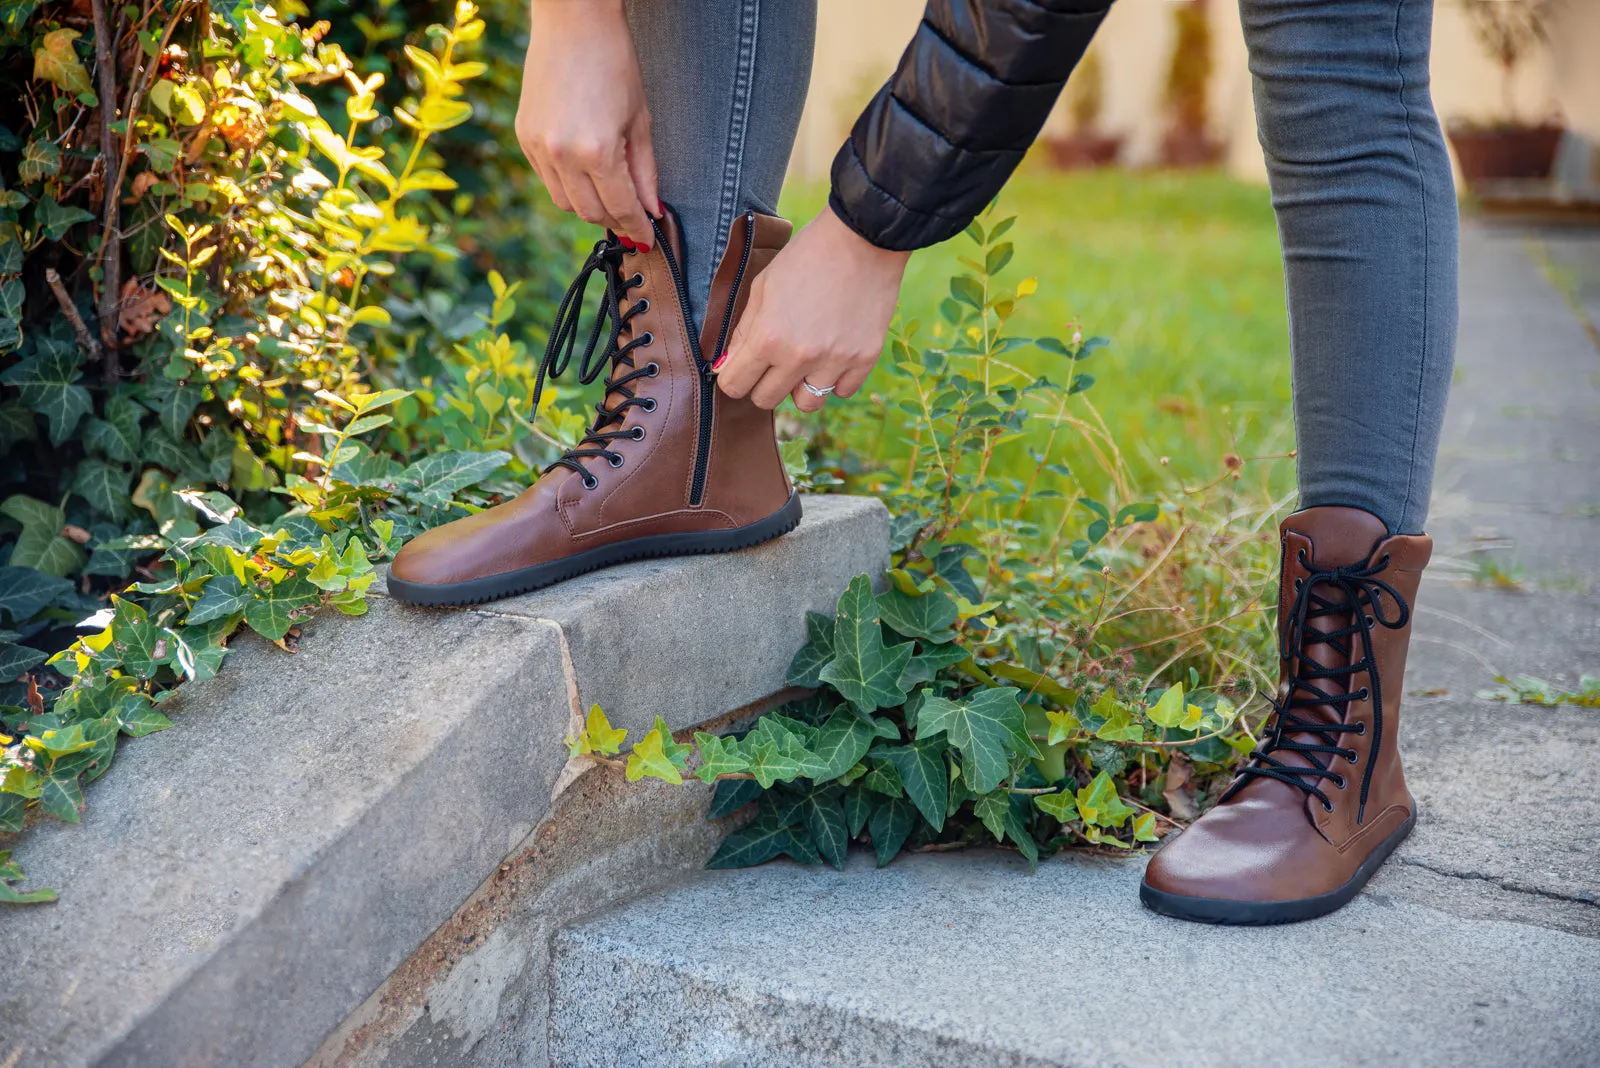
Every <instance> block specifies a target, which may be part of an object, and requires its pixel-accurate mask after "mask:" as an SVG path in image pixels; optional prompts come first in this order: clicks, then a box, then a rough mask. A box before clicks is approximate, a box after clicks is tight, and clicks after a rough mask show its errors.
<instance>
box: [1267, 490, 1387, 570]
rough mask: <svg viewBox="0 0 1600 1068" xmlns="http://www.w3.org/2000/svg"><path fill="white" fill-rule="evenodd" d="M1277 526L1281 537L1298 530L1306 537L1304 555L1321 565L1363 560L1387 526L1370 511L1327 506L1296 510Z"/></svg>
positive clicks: (1361, 561)
mask: <svg viewBox="0 0 1600 1068" xmlns="http://www.w3.org/2000/svg"><path fill="white" fill-rule="evenodd" d="M1279 529H1280V531H1281V533H1282V534H1283V535H1284V536H1285V537H1288V535H1290V534H1298V535H1300V536H1301V537H1303V538H1305V539H1306V540H1308V541H1310V542H1311V548H1310V550H1308V551H1307V553H1306V556H1307V558H1308V559H1310V561H1311V562H1312V563H1313V564H1315V565H1316V566H1317V567H1321V568H1329V567H1349V566H1350V565H1351V564H1364V563H1366V562H1367V561H1368V560H1369V559H1371V557H1372V552H1373V550H1374V549H1376V548H1377V546H1378V543H1379V542H1380V541H1382V540H1383V539H1384V538H1387V537H1388V536H1389V528H1388V527H1386V526H1385V525H1384V523H1383V520H1381V519H1379V518H1378V517H1377V516H1375V515H1373V514H1372V513H1371V512H1367V511H1363V510H1362V509H1360V508H1338V507H1331V506H1330V507H1323V508H1307V509H1304V510H1303V511H1299V512H1296V513H1294V514H1293V515H1291V516H1289V517H1288V518H1287V519H1285V520H1284V521H1283V524H1282V526H1281V527H1280V528H1279ZM1299 570H1300V569H1298V568H1297V573H1298V571H1299Z"/></svg>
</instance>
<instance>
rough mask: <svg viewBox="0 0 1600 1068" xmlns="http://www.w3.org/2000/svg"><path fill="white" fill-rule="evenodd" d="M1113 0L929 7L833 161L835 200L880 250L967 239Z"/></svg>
mask: <svg viewBox="0 0 1600 1068" xmlns="http://www.w3.org/2000/svg"><path fill="white" fill-rule="evenodd" d="M1110 4H1111V0H928V7H927V10H926V11H925V12H924V13H923V16H922V23H921V25H919V26H918V27H917V34H916V36H915V37H914V38H912V41H911V44H910V46H909V47H908V48H907V49H906V51H905V54H904V55H903V56H901V57H900V66H899V68H898V69H896V71H895V73H894V77H893V78H890V79H889V82H888V84H886V85H885V86H884V87H883V88H882V89H880V90H878V95H877V96H875V97H873V99H872V103H871V104H869V105H867V109H866V111H864V112H862V114H861V117H860V118H859V119H857V120H856V124H855V128H854V129H853V130H851V132H850V139H849V140H848V141H846V142H845V144H844V147H843V148H841V149H840V150H839V154H838V155H837V156H835V157H834V160H833V192H832V195H831V196H830V197H829V203H830V204H831V205H832V206H833V210H834V211H835V212H836V213H837V214H838V215H839V217H840V218H841V219H843V220H844V221H845V222H846V223H847V224H848V225H849V226H850V228H851V229H853V230H855V231H856V233H858V234H860V235H861V236H862V237H865V238H866V239H867V240H868V241H870V242H872V243H873V244H874V245H877V246H878V247H879V248H888V249H914V248H922V247H924V246H927V245H932V244H936V243H938V242H940V241H943V240H945V239H946V238H948V237H951V236H953V235H955V234H958V233H960V232H961V231H962V230H963V229H964V228H965V227H966V225H967V224H968V223H969V222H971V221H972V220H973V219H974V218H975V217H976V216H977V215H978V213H979V212H981V211H982V210H983V209H984V207H985V206H987V205H988V203H989V201H990V200H992V199H993V198H994V195H995V194H996V193H998V192H999V191H1000V187H1001V186H1003V185H1005V183H1006V179H1008V178H1010V177H1011V172H1012V171H1014V170H1015V169H1016V167H1017V164H1018V163H1019V162H1021V160H1022V156H1023V153H1025V152H1026V151H1027V150H1028V146H1029V145H1031V144H1032V143H1033V139H1034V138H1035V137H1037V136H1038V135H1039V129H1040V127H1042V126H1043V125H1044V120H1045V118H1046V117H1047V116H1048V115H1049V114H1050V109H1051V107H1052V106H1054V104H1055V101H1056V97H1057V96H1059V95H1060V93H1061V88H1062V86H1063V85H1065V84H1066V81H1067V75H1069V74H1071V73H1072V68H1073V67H1075V66H1077V63H1078V60H1079V59H1080V58H1081V57H1082V56H1083V52H1084V49H1086V48H1088V47H1089V40H1090V38H1092V37H1093V36H1094V32H1095V30H1096V29H1098V28H1099V26H1100V22H1101V20H1102V19H1104V18H1105V14H1106V10H1107V9H1108V8H1109V7H1110Z"/></svg>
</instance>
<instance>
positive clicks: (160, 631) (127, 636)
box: [111, 597, 174, 679]
mask: <svg viewBox="0 0 1600 1068" xmlns="http://www.w3.org/2000/svg"><path fill="white" fill-rule="evenodd" d="M112 603H113V604H114V605H115V606H116V612H115V614H114V615H113V616H112V618H111V647H112V648H113V649H115V650H116V651H117V654H118V656H120V657H121V659H122V667H123V668H124V670H126V671H127V672H128V673H129V674H131V675H133V676H134V677H136V678H141V679H150V678H154V677H155V674H156V671H157V670H158V669H160V667H161V666H162V665H163V664H166V663H168V662H169V661H170V660H171V659H172V654H173V652H174V642H173V638H172V632H171V631H169V630H168V629H167V628H166V627H163V626H160V625H158V624H157V623H155V622H154V621H153V620H151V619H150V616H149V614H148V613H147V612H146V611H145V610H144V609H143V608H141V607H140V606H139V605H136V604H134V603H133V602H132V601H128V600H124V599H123V598H121V597H114V598H112Z"/></svg>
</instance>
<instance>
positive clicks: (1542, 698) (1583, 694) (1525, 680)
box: [1478, 675, 1600, 708]
mask: <svg viewBox="0 0 1600 1068" xmlns="http://www.w3.org/2000/svg"><path fill="white" fill-rule="evenodd" d="M1494 681H1495V682H1497V683H1499V685H1498V686H1496V687H1494V688H1492V689H1485V690H1479V691H1478V697H1479V698H1481V699H1482V700H1485V701H1508V702H1510V703H1512V704H1521V705H1545V706H1547V707H1553V706H1555V705H1578V706H1580V707H1583V708H1600V678H1597V677H1595V676H1593V675H1584V676H1583V677H1582V678H1580V679H1579V680H1578V688H1577V689H1576V690H1563V689H1562V688H1561V687H1559V686H1556V685H1555V684H1554V683H1550V682H1546V681H1545V680H1544V679H1540V678H1535V677H1534V676H1532V675H1517V676H1514V677H1511V678H1507V677H1505V676H1504V675H1496V676H1495V679H1494Z"/></svg>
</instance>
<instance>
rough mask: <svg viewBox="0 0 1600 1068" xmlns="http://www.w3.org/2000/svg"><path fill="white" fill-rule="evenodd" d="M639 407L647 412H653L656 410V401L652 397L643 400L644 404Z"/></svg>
mask: <svg viewBox="0 0 1600 1068" xmlns="http://www.w3.org/2000/svg"><path fill="white" fill-rule="evenodd" d="M639 407H641V408H643V409H644V410H645V411H647V412H653V411H655V410H656V399H655V398H654V397H646V398H645V399H644V403H643V404H641V405H639Z"/></svg>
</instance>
